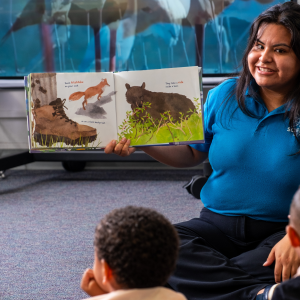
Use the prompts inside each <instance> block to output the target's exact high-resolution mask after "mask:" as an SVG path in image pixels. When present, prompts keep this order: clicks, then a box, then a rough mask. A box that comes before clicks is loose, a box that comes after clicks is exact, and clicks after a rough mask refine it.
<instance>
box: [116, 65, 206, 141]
mask: <svg viewBox="0 0 300 300" xmlns="http://www.w3.org/2000/svg"><path fill="white" fill-rule="evenodd" d="M114 75H115V89H116V92H117V93H116V103H117V105H116V107H117V126H118V137H119V139H120V138H122V137H124V136H125V137H126V138H128V139H130V140H131V145H132V146H135V145H136V146H137V145H158V144H179V143H183V144H189V143H192V142H193V143H194V142H197V143H200V142H202V143H203V142H204V134H203V132H204V130H203V119H202V103H201V98H202V97H201V94H200V87H199V70H198V67H186V68H172V69H159V70H146V71H130V72H120V73H115V74H114Z"/></svg>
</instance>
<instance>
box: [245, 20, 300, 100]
mask: <svg viewBox="0 0 300 300" xmlns="http://www.w3.org/2000/svg"><path fill="white" fill-rule="evenodd" d="M257 36H258V38H257V40H256V42H255V44H254V46H253V48H252V50H251V51H250V53H249V54H248V66H249V70H250V72H251V74H252V76H253V77H254V79H255V81H256V82H257V84H258V85H259V86H260V87H261V88H262V89H268V90H272V91H274V92H279V93H280V94H286V93H287V92H289V91H290V89H292V88H293V87H294V86H295V84H296V80H297V76H298V74H299V72H300V61H299V59H298V58H297V56H296V54H295V53H294V51H293V49H292V48H291V33H290V31H289V30H288V29H287V28H285V27H284V26H282V25H276V24H269V25H266V26H262V27H261V28H260V29H259V31H258V35H257ZM297 84H299V83H298V82H297Z"/></svg>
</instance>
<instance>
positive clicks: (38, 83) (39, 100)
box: [30, 73, 97, 148]
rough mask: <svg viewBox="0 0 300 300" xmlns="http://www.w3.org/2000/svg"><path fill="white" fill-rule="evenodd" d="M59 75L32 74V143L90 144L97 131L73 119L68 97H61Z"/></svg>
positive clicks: (45, 145)
mask: <svg viewBox="0 0 300 300" xmlns="http://www.w3.org/2000/svg"><path fill="white" fill-rule="evenodd" d="M55 75H56V74H55V73H52V74H32V77H31V85H30V87H31V95H32V96H31V99H32V103H31V108H32V116H33V121H32V124H31V126H32V132H33V137H32V138H33V140H32V146H33V147H34V148H36V147H37V146H38V145H37V144H39V146H43V147H56V148H64V147H65V146H73V147H75V146H81V147H89V146H92V145H93V142H94V141H95V140H96V138H97V130H96V129H95V128H93V127H91V126H88V125H82V124H78V123H77V122H75V121H73V120H72V119H70V118H69V117H68V116H67V114H66V111H65V109H67V107H66V106H65V102H66V99H61V98H59V97H57V85H56V76H55Z"/></svg>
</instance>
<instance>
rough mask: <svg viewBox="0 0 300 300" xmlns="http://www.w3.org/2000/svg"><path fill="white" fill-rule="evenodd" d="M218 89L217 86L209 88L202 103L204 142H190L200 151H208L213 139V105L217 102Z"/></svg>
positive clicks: (214, 111)
mask: <svg viewBox="0 0 300 300" xmlns="http://www.w3.org/2000/svg"><path fill="white" fill-rule="evenodd" d="M218 90H219V87H216V88H214V89H212V90H210V91H209V92H208V94H207V98H206V101H205V103H204V114H203V117H204V139H205V143H202V144H191V145H190V146H191V147H193V148H195V149H196V150H198V151H201V152H208V151H209V148H210V144H211V142H212V139H213V135H214V134H213V130H212V126H213V124H214V122H215V113H216V110H215V106H216V104H217V102H218V101H217V97H218V94H219V93H218Z"/></svg>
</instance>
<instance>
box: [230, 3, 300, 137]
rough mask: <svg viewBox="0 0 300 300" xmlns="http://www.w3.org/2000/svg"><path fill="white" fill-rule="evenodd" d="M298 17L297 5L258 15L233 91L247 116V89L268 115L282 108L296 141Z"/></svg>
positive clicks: (299, 59) (299, 64) (299, 107)
mask: <svg viewBox="0 0 300 300" xmlns="http://www.w3.org/2000/svg"><path fill="white" fill-rule="evenodd" d="M291 7H293V9H292V8H291ZM299 16H300V12H299V6H298V5H297V4H294V3H287V4H283V5H276V6H273V7H272V8H270V9H268V10H267V11H265V12H263V13H262V14H260V15H259V17H258V18H257V19H256V20H255V22H254V23H253V25H252V27H251V31H250V37H249V42H248V46H247V48H246V50H245V55H244V57H243V60H242V64H243V70H242V72H241V76H240V79H239V81H238V82H237V86H236V89H235V92H236V95H237V99H238V102H239V107H240V108H241V110H242V111H243V112H244V113H246V114H247V115H249V116H251V113H249V112H248V111H247V108H246V105H245V93H246V90H247V88H249V92H250V93H251V94H253V95H254V96H256V97H258V96H260V97H261V98H262V99H263V101H264V104H265V105H266V107H267V109H268V111H269V112H271V111H273V110H274V109H276V108H278V107H280V106H281V105H285V112H286V114H285V116H286V117H288V119H289V125H290V130H291V132H293V133H294V136H295V138H296V140H298V135H297V132H298V131H299V129H298V130H297V126H298V125H299V119H298V117H299V112H300V85H299V82H300V24H299V22H300V20H299ZM251 81H253V82H255V87H253V85H250V82H251ZM255 90H256V91H255ZM258 92H259V95H258Z"/></svg>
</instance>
